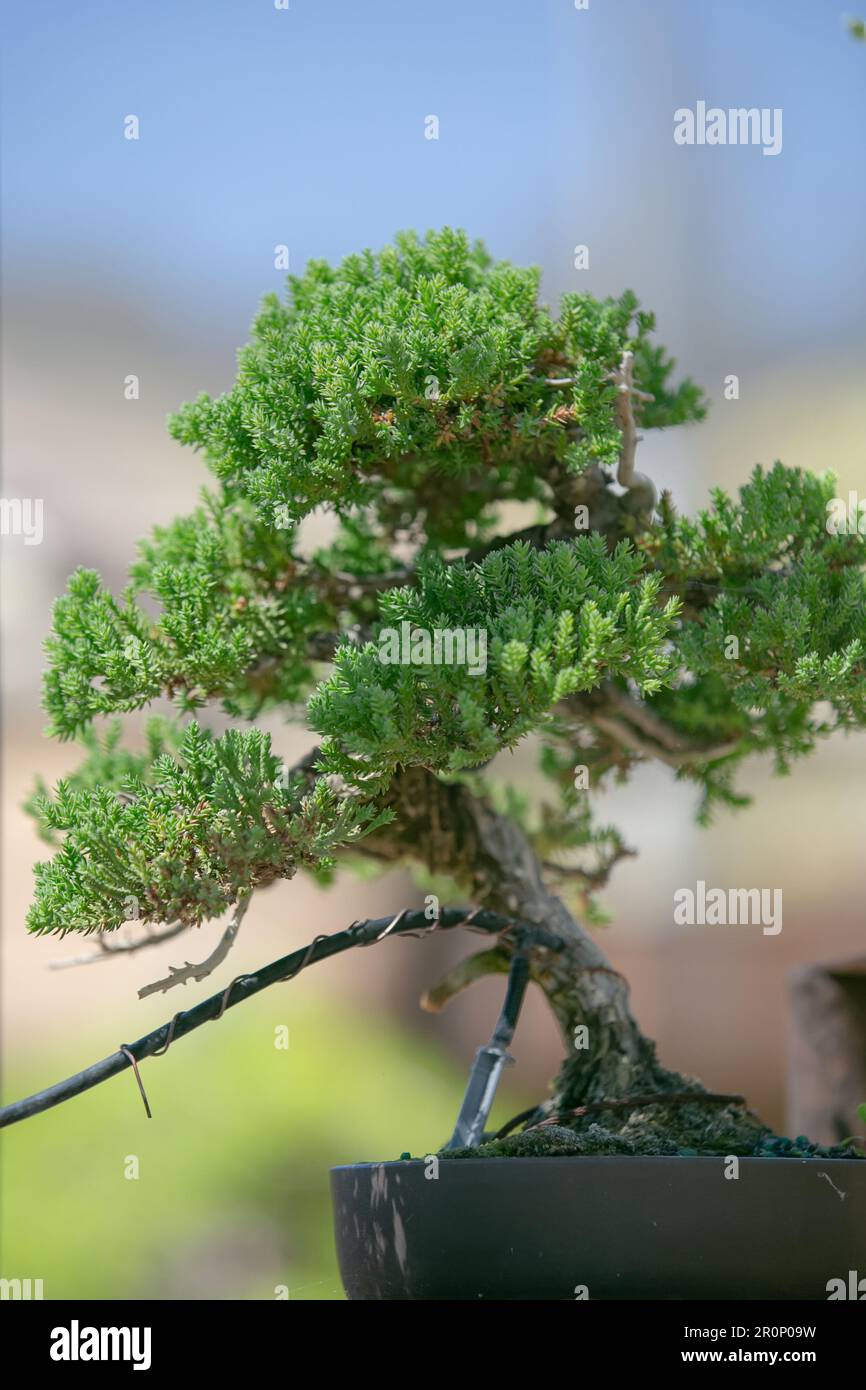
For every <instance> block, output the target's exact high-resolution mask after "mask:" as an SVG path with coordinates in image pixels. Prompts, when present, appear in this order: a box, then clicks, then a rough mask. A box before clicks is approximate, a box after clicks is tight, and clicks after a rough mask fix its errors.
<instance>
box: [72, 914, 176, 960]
mask: <svg viewBox="0 0 866 1390" xmlns="http://www.w3.org/2000/svg"><path fill="white" fill-rule="evenodd" d="M145 930H147V924H145ZM185 931H189V926H188V924H187V923H186V922H177V923H175V925H174V926H171V927H168V928H167V929H166V930H165V931H161V932H151V931H148V934H147V935H146V936H142V937H139V939H138V940H137V941H117V942H115V943H114V944H111V945H110V944H109V943H108V942H107V941H105V940H104V939H103V938H104V936H105V933H104V932H100V934H99V936H98V937H97V941H96V944H97V946H98V947H99V949H98V950H97V951H93V952H91V953H90V954H89V955H84V956H66V957H65V958H63V957H62V958H61V959H59V960H50V961H49V962H48V969H49V970H69V969H70V968H71V967H72V966H73V965H97V964H98V963H99V962H100V961H104V960H110V959H111V957H112V956H127V955H134V953H135V952H136V951H143V950H144V948H145V947H146V946H161V945H162V943H163V942H164V941H171V940H172V939H173V937H175V936H180V935H181V933H182V932H185Z"/></svg>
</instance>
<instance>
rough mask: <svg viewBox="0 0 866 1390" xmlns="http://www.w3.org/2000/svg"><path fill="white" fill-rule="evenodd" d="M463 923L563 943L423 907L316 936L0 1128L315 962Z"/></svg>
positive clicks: (521, 928) (462, 911)
mask: <svg viewBox="0 0 866 1390" xmlns="http://www.w3.org/2000/svg"><path fill="white" fill-rule="evenodd" d="M463 925H466V926H469V927H470V928H471V929H472V930H473V931H479V932H485V933H489V934H490V935H492V936H499V937H502V936H504V935H505V934H506V933H507V934H508V936H509V938H510V939H512V940H513V941H514V943H515V945H517V946H521V945H524V944H528V943H530V942H532V943H533V944H534V945H535V946H541V947H546V948H548V949H550V950H553V951H557V950H560V949H561V948H562V944H563V943H562V940H561V938H560V937H558V936H557V935H556V934H555V933H553V932H549V931H547V930H546V929H545V928H544V927H539V926H530V925H527V924H525V923H522V922H515V921H514V920H513V919H510V918H507V917H503V916H500V915H499V914H498V913H496V912H491V911H488V909H487V908H474V909H470V908H465V907H451V908H442V909H441V910H440V912H439V914H438V916H437V917H436V918H434V919H433V920H432V921H431V920H430V919H429V918H428V916H427V913H426V911H425V909H424V908H417V909H408V910H406V911H404V912H401V913H398V914H397V916H396V917H380V918H377V919H374V920H368V921H363V922H353V923H352V925H351V926H350V927H347V928H346V930H345V931H341V932H335V933H334V934H333V935H332V936H318V937H316V938H315V939H314V940H313V941H311V942H310V943H309V945H307V946H303V947H301V949H300V950H298V951H293V952H292V953H291V955H288V956H282V957H281V958H280V959H279V960H275V961H272V962H271V964H270V965H266V966H263V967H262V969H260V970H257V971H256V972H255V973H254V974H251V975H242V976H239V977H238V979H236V980H233V981H232V982H231V984H230V985H229V986H228V987H227V988H226V989H224V990H221V991H220V993H219V994H213V995H211V997H210V998H209V999H204V1000H202V1002H201V1003H200V1004H196V1005H194V1006H193V1007H192V1008H191V1009H184V1010H182V1011H181V1012H180V1013H178V1014H175V1016H174V1018H173V1019H171V1020H169V1022H168V1023H164V1024H163V1025H162V1027H160V1028H156V1029H154V1031H153V1032H152V1033H146V1034H145V1035H144V1037H142V1038H139V1039H138V1040H137V1042H133V1043H125V1044H124V1045H123V1047H122V1048H121V1049H118V1050H117V1051H116V1052H113V1053H112V1054H111V1055H110V1056H109V1057H105V1058H103V1060H102V1061H101V1062H95V1063H94V1064H93V1066H91V1067H87V1068H86V1069H85V1070H84V1071H80V1072H77V1073H76V1075H75V1076H70V1077H68V1078H67V1079H66V1080H65V1081H59V1082H58V1083H57V1084H56V1085H55V1086H49V1087H48V1088H47V1089H46V1090H44V1091H37V1092H36V1093H35V1094H34V1095H32V1096H26V1097H25V1098H24V1099H23V1100H19V1101H13V1102H12V1104H11V1105H6V1106H3V1108H2V1109H0V1129H2V1128H3V1127H4V1126H6V1125H12V1124H16V1123H17V1122H18V1121H19V1120H25V1119H27V1118H28V1117H29V1116H31V1115H38V1114H40V1113H41V1112H42V1111H43V1110H50V1109H51V1108H52V1107H53V1106H55V1105H60V1104H61V1103H62V1102H63V1101H66V1100H71V1099H72V1097H73V1096H78V1095H81V1094H82V1093H83V1092H84V1091H89V1090H90V1089H91V1088H92V1087H93V1086H98V1085H99V1084H100V1083H101V1082H103V1081H107V1080H108V1079H109V1077H112V1076H116V1075H117V1074H118V1072H121V1071H125V1070H126V1069H127V1068H128V1067H130V1066H132V1065H133V1063H134V1062H142V1061H144V1059H145V1058H146V1057H153V1056H156V1055H157V1054H158V1053H165V1052H167V1051H168V1048H169V1046H170V1045H171V1044H172V1043H174V1042H175V1041H176V1040H177V1039H178V1038H183V1037H185V1036H186V1034H187V1033H191V1032H193V1030H194V1029H196V1028H200V1027H201V1025H202V1024H203V1023H209V1022H211V1020H217V1019H220V1018H222V1016H223V1014H224V1013H225V1012H226V1010H228V1009H233V1008H234V1007H235V1005H236V1004H242V1003H243V1001H244V1000H245V999H251V998H252V997H253V995H254V994H259V993H260V992H261V990H263V989H267V988H268V986H269V985H275V984H279V983H280V982H281V981H283V980H288V979H292V978H293V977H294V976H295V975H299V974H300V972H301V970H305V969H306V968H307V966H308V965H314V964H315V963H316V962H317V961H320V960H328V959H329V958H330V957H331V956H337V955H340V954H341V953H342V952H343V951H348V950H351V948H352V947H353V946H373V945H375V943H376V942H377V941H381V940H382V939H383V938H384V937H385V936H405V935H414V936H423V935H424V934H425V933H428V932H432V931H438V930H442V931H447V930H450V929H451V928H453V927H460V926H463Z"/></svg>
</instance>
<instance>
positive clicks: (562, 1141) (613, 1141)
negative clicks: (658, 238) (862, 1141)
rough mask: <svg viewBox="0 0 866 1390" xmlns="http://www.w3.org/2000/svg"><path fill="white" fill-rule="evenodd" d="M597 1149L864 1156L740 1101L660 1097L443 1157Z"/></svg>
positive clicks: (744, 1155)
mask: <svg viewBox="0 0 866 1390" xmlns="http://www.w3.org/2000/svg"><path fill="white" fill-rule="evenodd" d="M600 1154H611V1155H613V1154H625V1155H640V1156H642V1157H647V1156H661V1155H674V1154H679V1155H681V1156H682V1157H697V1156H701V1155H716V1156H720V1157H729V1156H731V1155H735V1156H737V1157H740V1158H862V1157H864V1156H866V1155H863V1154H862V1153H858V1152H857V1151H856V1150H854V1149H852V1148H851V1147H850V1146H849V1145H844V1144H835V1145H831V1146H827V1145H823V1144H813V1143H812V1142H811V1140H809V1139H806V1138H805V1137H804V1136H803V1135H800V1136H798V1138H797V1139H788V1138H785V1137H784V1136H779V1135H775V1134H773V1132H772V1130H770V1129H769V1128H768V1127H767V1126H766V1125H765V1124H762V1122H761V1121H760V1120H759V1119H758V1118H757V1116H755V1115H753V1114H752V1113H751V1111H749V1110H746V1109H745V1108H744V1107H743V1106H740V1105H736V1104H731V1105H727V1106H724V1108H719V1107H717V1106H714V1105H713V1106H711V1105H708V1104H706V1103H701V1102H700V1101H697V1100H696V1102H695V1103H694V1104H686V1105H681V1104H677V1105H673V1104H672V1103H670V1102H667V1103H666V1102H665V1101H664V1100H660V1101H659V1102H658V1103H656V1104H652V1105H645V1106H642V1107H641V1108H640V1109H636V1110H632V1111H630V1112H628V1113H627V1114H625V1113H623V1112H620V1114H619V1116H616V1114H615V1112H608V1113H607V1114H606V1115H605V1117H604V1121H603V1122H602V1121H601V1120H600V1119H599V1117H598V1112H597V1111H596V1113H595V1114H594V1115H583V1116H574V1117H573V1118H571V1119H569V1121H568V1123H567V1124H566V1123H561V1124H556V1123H554V1124H544V1125H541V1126H536V1127H535V1128H531V1129H527V1130H524V1131H523V1132H522V1133H519V1134H510V1135H508V1136H507V1137H506V1138H504V1139H490V1140H488V1141H487V1142H486V1143H483V1144H480V1145H479V1146H478V1148H475V1149H457V1150H452V1151H451V1152H448V1153H444V1154H443V1155H442V1157H446V1158H542V1157H570V1156H573V1157H575V1158H577V1157H581V1156H588V1155H600Z"/></svg>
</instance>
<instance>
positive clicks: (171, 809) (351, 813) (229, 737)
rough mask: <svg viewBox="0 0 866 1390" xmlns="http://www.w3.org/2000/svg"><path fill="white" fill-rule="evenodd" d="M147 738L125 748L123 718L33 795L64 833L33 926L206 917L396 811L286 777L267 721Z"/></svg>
mask: <svg viewBox="0 0 866 1390" xmlns="http://www.w3.org/2000/svg"><path fill="white" fill-rule="evenodd" d="M149 743H150V756H148V757H147V758H145V757H138V758H136V757H129V756H128V755H121V754H119V753H118V749H117V735H116V729H112V730H111V731H110V732H109V735H108V737H107V739H106V740H105V741H104V742H99V741H98V740H91V741H90V749H89V757H88V760H87V762H86V763H85V765H84V767H83V768H82V769H81V771H80V772H79V773H78V774H77V775H76V776H75V777H73V778H69V779H67V780H64V781H61V782H59V783H58V785H57V788H56V790H55V792H54V794H53V796H47V795H44V794H43V795H38V796H37V797H36V798H35V800H34V810H35V812H36V814H37V815H38V817H39V819H40V822H41V825H42V828H43V831H44V833H45V834H46V835H48V836H52V837H61V836H62V837H64V838H63V839H62V843H61V845H60V848H59V849H58V851H57V853H56V855H55V857H54V858H53V859H52V860H51V861H50V862H48V863H45V864H38V865H37V866H36V897H35V900H34V903H33V905H32V907H31V909H30V912H29V915H28V927H29V929H30V931H33V932H50V931H59V932H60V933H61V934H65V933H66V932H68V931H83V932H90V931H110V930H112V929H114V928H116V927H118V926H121V925H122V923H123V922H124V921H125V920H127V919H129V917H130V916H131V915H132V914H134V916H135V917H136V918H138V919H139V920H141V921H145V922H147V921H157V922H183V923H186V924H189V925H198V924H199V923H200V922H201V921H202V920H203V919H205V918H208V917H214V916H218V915H219V914H220V913H221V912H223V911H224V910H225V908H226V907H227V906H228V905H229V904H230V903H232V902H235V901H236V900H237V898H238V896H239V895H240V894H242V893H246V892H249V891H250V889H252V888H254V887H256V886H257V885H259V884H263V883H268V882H270V881H271V880H272V879H274V878H291V877H292V876H293V874H294V873H295V872H296V871H297V869H298V867H299V866H301V865H304V866H305V867H308V868H314V869H317V868H322V867H324V868H327V866H328V863H329V857H330V854H331V851H332V850H333V849H334V847H335V846H337V845H341V844H346V843H350V842H352V841H353V840H356V839H357V838H358V837H359V836H360V835H361V834H363V833H364V832H365V831H367V830H370V829H374V828H375V827H376V825H378V824H381V823H383V821H384V820H385V819H386V818H387V817H386V816H385V815H382V814H380V815H378V816H377V815H376V814H375V813H374V811H373V810H372V808H370V807H369V806H365V805H364V804H362V803H361V802H359V801H356V800H353V799H350V798H346V797H344V796H341V795H340V794H339V793H338V792H336V791H335V790H333V789H332V787H331V785H330V783H329V782H328V780H327V779H326V778H323V777H320V778H318V779H316V780H315V781H314V782H313V783H312V785H311V787H310V788H309V789H305V788H304V787H303V786H302V784H301V779H300V778H295V777H293V778H287V777H286V776H285V770H284V769H283V767H282V765H281V764H280V762H279V760H278V759H277V758H276V757H275V756H274V754H273V753H272V752H271V747H270V738H269V736H268V735H267V734H264V733H261V732H260V731H259V730H256V729H252V730H249V731H246V732H242V731H238V730H233V729H230V730H229V731H228V732H227V733H225V734H224V735H223V736H222V737H221V738H213V737H212V736H211V735H210V734H209V733H207V732H206V731H205V730H203V729H200V728H199V726H198V725H197V724H195V723H191V724H189V725H188V726H187V727H186V729H185V730H184V731H183V734H182V735H178V734H174V733H172V734H167V733H166V730H165V727H164V725H162V724H158V725H153V726H151V728H150V731H149ZM169 746H171V747H172V748H173V749H174V751H175V756H172V753H171V752H169V751H168V748H169ZM283 781H285V782H286V785H282V782H283Z"/></svg>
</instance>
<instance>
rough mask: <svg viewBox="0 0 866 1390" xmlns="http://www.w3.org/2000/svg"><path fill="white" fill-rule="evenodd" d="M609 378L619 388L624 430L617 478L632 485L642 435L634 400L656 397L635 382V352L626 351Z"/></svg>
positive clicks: (620, 413) (620, 482) (649, 399)
mask: <svg viewBox="0 0 866 1390" xmlns="http://www.w3.org/2000/svg"><path fill="white" fill-rule="evenodd" d="M608 379H609V380H610V381H612V382H613V383H614V385H615V386H616V388H617V392H618V396H617V416H618V418H619V427H620V429H621V430H622V448H621V450H620V456H619V469H618V471H617V475H616V480H617V482H618V483H619V484H620V485H621V486H622V487H631V485H632V483H633V482H634V480H635V472H634V458H635V453H636V451H637V446H638V444H639V443H640V440H641V436H640V435H639V434H638V432H637V426H636V425H635V419H634V405H633V402H634V401H636V400H637V401H652V400H654V399H655V397H654V396H651V395H650V394H649V392H648V391H641V390H639V389H638V387H637V386H635V384H634V353H633V352H628V351H626V352H624V353H623V355H622V360H621V361H620V364H619V366H618V367H617V368H615V370H614V371H612V372H610V373H609V375H608Z"/></svg>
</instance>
